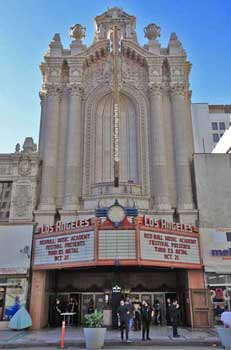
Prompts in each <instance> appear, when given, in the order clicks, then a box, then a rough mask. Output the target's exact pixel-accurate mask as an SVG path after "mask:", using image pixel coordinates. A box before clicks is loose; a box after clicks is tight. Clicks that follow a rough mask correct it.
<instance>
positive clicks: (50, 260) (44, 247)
mask: <svg viewBox="0 0 231 350" xmlns="http://www.w3.org/2000/svg"><path fill="white" fill-rule="evenodd" d="M94 235H95V233H94V231H87V232H74V233H71V234H64V235H56V236H50V237H41V238H40V237H39V238H36V239H35V240H34V266H37V265H57V264H65V263H75V262H76V263H78V262H83V261H91V260H93V259H94Z"/></svg>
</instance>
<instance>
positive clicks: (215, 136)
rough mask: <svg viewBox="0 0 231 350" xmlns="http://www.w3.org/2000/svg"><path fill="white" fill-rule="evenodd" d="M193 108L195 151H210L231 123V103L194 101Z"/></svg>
mask: <svg viewBox="0 0 231 350" xmlns="http://www.w3.org/2000/svg"><path fill="white" fill-rule="evenodd" d="M191 108H192V124H193V138H194V152H195V153H210V152H212V151H213V149H214V148H215V146H216V145H217V144H218V142H219V140H220V139H221V138H222V136H223V134H224V133H225V131H226V130H227V129H228V128H229V126H230V125H231V105H209V104H207V103H192V107H191Z"/></svg>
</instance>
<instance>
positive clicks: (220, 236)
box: [194, 154, 231, 322]
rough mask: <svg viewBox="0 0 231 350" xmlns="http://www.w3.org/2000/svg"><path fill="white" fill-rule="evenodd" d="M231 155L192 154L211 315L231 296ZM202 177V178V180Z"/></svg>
mask: <svg viewBox="0 0 231 350" xmlns="http://www.w3.org/2000/svg"><path fill="white" fill-rule="evenodd" d="M230 164H231V155H230V154H195V155H194V167H195V181H196V189H197V202H198V211H199V222H200V241H201V249H202V256H203V264H204V270H205V280H206V286H207V287H208V288H209V289H210V292H211V300H212V304H213V310H214V318H215V321H216V322H219V320H220V319H219V316H220V310H222V309H224V307H225V305H228V307H229V309H230V297H231V293H230V291H231V275H230V271H231V244H230V241H231V236H230V235H231V217H230V208H231V186H230V176H231V166H230ZM205 179H206V181H205Z"/></svg>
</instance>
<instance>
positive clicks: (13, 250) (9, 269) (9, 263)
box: [0, 225, 33, 275]
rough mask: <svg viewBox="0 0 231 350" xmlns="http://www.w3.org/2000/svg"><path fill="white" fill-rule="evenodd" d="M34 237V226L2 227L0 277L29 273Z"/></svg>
mask: <svg viewBox="0 0 231 350" xmlns="http://www.w3.org/2000/svg"><path fill="white" fill-rule="evenodd" d="M32 235H33V226H32V225H4V226H3V225H2V226H0V275H16V274H27V273H28V271H29V269H30V256H31V245H32Z"/></svg>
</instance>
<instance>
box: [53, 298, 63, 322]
mask: <svg viewBox="0 0 231 350" xmlns="http://www.w3.org/2000/svg"><path fill="white" fill-rule="evenodd" d="M61 313H62V305H61V302H60V300H59V298H56V299H55V305H54V321H55V327H59V326H61V321H62V316H61Z"/></svg>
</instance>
